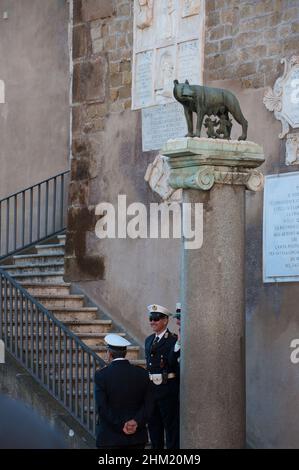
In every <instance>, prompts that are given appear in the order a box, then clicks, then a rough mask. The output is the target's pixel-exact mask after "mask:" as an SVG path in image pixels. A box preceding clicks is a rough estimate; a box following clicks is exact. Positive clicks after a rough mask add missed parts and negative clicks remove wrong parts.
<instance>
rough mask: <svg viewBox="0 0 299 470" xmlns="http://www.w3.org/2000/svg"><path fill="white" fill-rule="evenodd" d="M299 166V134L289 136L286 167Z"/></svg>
mask: <svg viewBox="0 0 299 470" xmlns="http://www.w3.org/2000/svg"><path fill="white" fill-rule="evenodd" d="M298 164H299V133H292V134H288V135H287V140H286V165H298Z"/></svg>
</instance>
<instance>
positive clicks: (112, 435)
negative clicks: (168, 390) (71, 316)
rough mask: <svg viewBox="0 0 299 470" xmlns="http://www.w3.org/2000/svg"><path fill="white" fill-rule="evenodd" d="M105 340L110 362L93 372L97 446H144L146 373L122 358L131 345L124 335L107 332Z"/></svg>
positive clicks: (148, 402) (149, 403)
mask: <svg viewBox="0 0 299 470" xmlns="http://www.w3.org/2000/svg"><path fill="white" fill-rule="evenodd" d="M105 342H106V344H107V348H108V352H107V354H108V361H109V362H110V364H109V365H108V366H107V367H104V368H103V369H101V370H97V371H96V373H95V400H96V407H97V413H98V424H97V429H96V445H97V447H98V448H100V449H101V448H102V449H114V448H115V449H144V447H145V444H146V443H147V440H148V438H147V429H146V424H147V422H148V419H149V416H150V414H151V413H152V409H153V398H152V393H151V383H150V380H149V377H148V373H147V372H146V370H144V369H143V368H142V367H138V366H134V365H132V364H130V362H129V361H128V360H127V359H126V358H125V356H126V352H127V346H129V345H130V343H129V341H127V340H126V339H125V338H122V337H121V336H119V335H116V334H109V335H106V336H105Z"/></svg>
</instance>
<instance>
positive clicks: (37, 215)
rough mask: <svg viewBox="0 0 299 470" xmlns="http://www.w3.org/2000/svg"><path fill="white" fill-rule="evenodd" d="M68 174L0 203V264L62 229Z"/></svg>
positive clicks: (64, 216)
mask: <svg viewBox="0 0 299 470" xmlns="http://www.w3.org/2000/svg"><path fill="white" fill-rule="evenodd" d="M69 173H70V171H69V170H68V171H64V172H63V173H59V174H58V175H56V176H53V177H51V178H48V179H46V180H44V181H41V182H39V183H37V184H35V185H33V186H30V187H28V188H26V189H23V190H22V191H18V192H17V193H14V194H11V195H10V196H7V197H5V198H3V199H1V200H0V260H1V259H2V258H5V257H6V256H8V255H11V254H12V253H14V252H15V251H17V250H20V249H23V248H26V247H29V246H30V245H32V244H33V243H36V242H38V241H41V240H43V239H45V238H47V237H49V236H51V235H56V234H58V233H59V232H61V231H62V230H64V229H65V226H66V208H67V204H66V198H67V190H68V180H69Z"/></svg>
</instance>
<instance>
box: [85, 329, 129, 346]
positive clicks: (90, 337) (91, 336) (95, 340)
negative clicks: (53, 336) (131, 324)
mask: <svg viewBox="0 0 299 470" xmlns="http://www.w3.org/2000/svg"><path fill="white" fill-rule="evenodd" d="M106 334H107V333H78V334H77V336H78V337H79V338H80V339H81V341H83V343H85V344H86V345H87V346H88V347H90V348H91V349H94V347H97V346H103V345H104V344H105V342H104V337H105V336H106ZM117 334H118V335H120V336H126V333H123V332H117Z"/></svg>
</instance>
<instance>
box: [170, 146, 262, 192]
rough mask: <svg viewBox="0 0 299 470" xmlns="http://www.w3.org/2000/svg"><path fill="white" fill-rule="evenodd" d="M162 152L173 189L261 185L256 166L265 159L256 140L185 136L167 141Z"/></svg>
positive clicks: (250, 187) (252, 187)
mask: <svg viewBox="0 0 299 470" xmlns="http://www.w3.org/2000/svg"><path fill="white" fill-rule="evenodd" d="M161 154H162V155H165V156H166V157H167V163H168V165H169V167H170V175H169V185H170V186H171V187H172V188H175V189H178V188H182V189H201V190H205V191H207V190H209V189H211V188H212V186H213V185H214V184H215V183H218V184H231V185H244V186H246V188H247V189H250V190H251V191H258V190H260V189H262V188H263V182H264V177H263V174H262V173H261V172H259V171H258V170H256V168H257V167H259V166H260V165H262V163H263V162H264V161H265V158H264V152H263V148H262V147H261V146H260V145H258V144H256V143H255V142H249V141H238V140H224V139H208V138H198V137H193V138H191V137H186V138H179V139H172V140H168V141H167V143H166V144H165V145H164V147H163V148H162V151H161Z"/></svg>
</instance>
